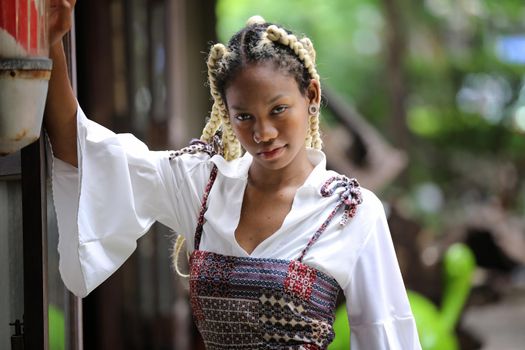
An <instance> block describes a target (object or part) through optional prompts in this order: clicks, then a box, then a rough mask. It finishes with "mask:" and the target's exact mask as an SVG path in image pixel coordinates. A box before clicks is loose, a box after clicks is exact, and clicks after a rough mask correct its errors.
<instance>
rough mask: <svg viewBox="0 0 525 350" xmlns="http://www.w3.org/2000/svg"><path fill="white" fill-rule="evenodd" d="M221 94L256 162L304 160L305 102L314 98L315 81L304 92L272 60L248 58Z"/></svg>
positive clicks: (272, 165) (274, 165)
mask: <svg viewBox="0 0 525 350" xmlns="http://www.w3.org/2000/svg"><path fill="white" fill-rule="evenodd" d="M225 97H226V104H227V106H228V114H229V118H230V122H231V125H232V128H233V131H234V132H235V135H236V136H237V138H238V139H239V141H240V143H241V145H242V146H243V147H244V149H245V150H246V151H247V152H249V153H250V154H251V155H252V156H253V158H254V162H255V163H256V164H258V165H261V166H262V167H264V168H266V169H273V170H277V169H282V168H284V167H287V166H289V165H291V164H294V163H295V162H298V161H305V160H307V158H306V151H305V138H306V133H307V129H308V119H309V115H308V106H309V105H310V104H311V103H316V104H319V85H318V83H317V82H316V81H314V80H312V83H311V84H310V86H309V87H308V89H307V91H306V93H305V94H304V95H303V94H301V91H300V90H299V86H298V84H297V82H296V80H295V79H294V78H293V77H292V76H289V75H286V74H284V73H283V72H282V71H280V70H279V69H276V68H275V67H274V65H273V64H272V63H269V62H266V63H259V64H252V65H249V66H247V67H245V68H243V69H242V70H241V71H240V72H238V73H237V75H236V76H235V78H234V79H233V80H232V81H231V82H230V84H229V85H228V87H227V88H226V91H225Z"/></svg>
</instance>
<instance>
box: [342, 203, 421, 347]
mask: <svg viewBox="0 0 525 350" xmlns="http://www.w3.org/2000/svg"><path fill="white" fill-rule="evenodd" d="M377 201H378V208H377V211H378V212H379V214H378V215H377V220H376V221H375V224H372V226H371V227H370V232H369V234H368V235H367V237H366V241H365V242H364V244H363V246H362V247H361V252H360V253H359V256H358V259H357V261H356V263H355V265H354V269H353V271H352V275H351V279H350V281H349V283H348V285H347V286H346V288H345V289H344V292H345V295H346V300H347V312H348V321H349V323H350V328H351V347H352V350H393V349H396V350H416V349H421V345H420V343H419V339H418V334H417V329H416V324H415V321H414V317H413V316H412V311H411V309H410V304H409V302H408V298H407V294H406V290H405V287H404V284H403V279H402V277H401V272H400V269H399V264H398V262H397V258H396V255H395V251H394V246H393V243H392V238H391V236H390V231H389V229H388V224H387V221H386V217H385V214H384V210H383V207H382V205H381V203H380V202H379V200H377Z"/></svg>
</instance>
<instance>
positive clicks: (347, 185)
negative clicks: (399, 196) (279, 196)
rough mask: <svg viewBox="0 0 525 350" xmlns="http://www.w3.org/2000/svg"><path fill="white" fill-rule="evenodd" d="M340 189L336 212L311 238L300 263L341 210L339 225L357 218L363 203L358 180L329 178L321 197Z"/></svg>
mask: <svg viewBox="0 0 525 350" xmlns="http://www.w3.org/2000/svg"><path fill="white" fill-rule="evenodd" d="M338 188H342V191H339V192H338V194H339V203H338V204H337V205H336V206H335V208H334V210H332V212H331V213H330V215H329V216H328V218H327V219H326V220H325V221H324V222H323V224H322V225H321V226H320V227H319V228H318V229H317V231H316V232H315V233H314V235H313V236H312V238H310V240H309V241H308V244H307V245H306V247H305V248H304V249H303V251H302V252H301V255H300V256H299V259H297V260H298V261H300V262H302V261H303V258H304V256H305V255H306V253H307V252H308V249H310V247H311V246H312V245H313V244H314V243H315V242H316V241H317V240H318V239H319V237H320V236H321V234H322V233H323V232H324V231H325V230H326V228H327V227H328V225H329V224H330V222H331V221H332V219H333V218H334V217H335V214H337V212H338V211H339V210H340V209H341V208H343V217H342V218H341V221H339V225H341V226H344V225H346V224H347V223H348V221H349V220H350V218H353V217H354V216H355V213H356V211H357V206H358V205H359V204H361V203H362V202H363V198H362V196H361V191H360V189H359V183H358V182H357V180H356V179H353V178H352V179H349V178H348V177H346V176H344V175H338V176H333V177H331V178H329V179H328V180H327V181H326V182H325V183H324V185H323V187H321V191H320V193H321V196H323V197H330V196H331V195H333V194H334V193H335V191H336V190H337V189H338Z"/></svg>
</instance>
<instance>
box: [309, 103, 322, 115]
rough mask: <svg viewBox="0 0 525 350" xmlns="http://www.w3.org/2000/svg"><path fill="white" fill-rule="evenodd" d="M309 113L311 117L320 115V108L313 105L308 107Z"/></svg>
mask: <svg viewBox="0 0 525 350" xmlns="http://www.w3.org/2000/svg"><path fill="white" fill-rule="evenodd" d="M308 113H310V115H317V113H319V106H318V105H316V104H313V103H312V104H311V105H309V106H308Z"/></svg>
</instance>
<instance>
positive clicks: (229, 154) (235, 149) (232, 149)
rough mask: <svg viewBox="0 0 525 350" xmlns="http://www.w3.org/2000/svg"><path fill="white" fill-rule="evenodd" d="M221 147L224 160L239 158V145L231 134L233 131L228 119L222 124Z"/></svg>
mask: <svg viewBox="0 0 525 350" xmlns="http://www.w3.org/2000/svg"><path fill="white" fill-rule="evenodd" d="M222 145H223V148H224V159H226V160H232V159H237V158H239V157H240V156H241V143H240V142H239V140H237V137H236V136H235V134H234V133H233V129H232V126H231V123H230V120H229V119H228V118H226V119H223V122H222Z"/></svg>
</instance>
